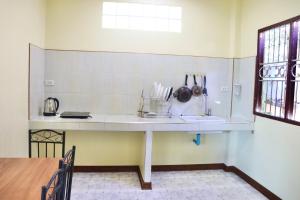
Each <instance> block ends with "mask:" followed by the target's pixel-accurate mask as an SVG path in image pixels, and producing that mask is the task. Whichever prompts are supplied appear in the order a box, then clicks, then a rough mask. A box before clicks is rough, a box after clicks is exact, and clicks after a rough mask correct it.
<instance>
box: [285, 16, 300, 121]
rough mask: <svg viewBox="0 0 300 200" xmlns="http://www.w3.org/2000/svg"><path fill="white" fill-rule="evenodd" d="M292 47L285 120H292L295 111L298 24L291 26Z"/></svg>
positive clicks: (288, 69) (290, 47) (288, 71)
mask: <svg viewBox="0 0 300 200" xmlns="http://www.w3.org/2000/svg"><path fill="white" fill-rule="evenodd" d="M290 25H291V26H290V45H289V62H288V68H287V86H286V87H287V88H288V90H287V92H286V102H285V118H286V119H290V118H291V116H293V109H294V94H295V77H294V76H293V75H292V74H293V73H294V74H295V72H296V71H295V70H296V68H293V66H294V65H295V64H296V61H295V60H296V58H297V41H298V24H297V23H296V22H292V23H291V24H290Z"/></svg>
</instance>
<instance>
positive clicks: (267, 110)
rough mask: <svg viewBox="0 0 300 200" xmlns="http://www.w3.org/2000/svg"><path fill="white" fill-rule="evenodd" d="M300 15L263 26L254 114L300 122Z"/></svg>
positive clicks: (259, 36)
mask: <svg viewBox="0 0 300 200" xmlns="http://www.w3.org/2000/svg"><path fill="white" fill-rule="evenodd" d="M299 52H300V16H297V17H295V18H292V19H289V20H286V21H283V22H280V23H277V24H274V25H272V26H269V27H266V28H263V29H260V30H259V31H258V48H257V62H256V81H255V95H254V96H255V98H254V114H256V115H259V116H263V117H267V118H272V119H277V120H280V121H285V122H289V123H292V124H297V125H300V53H299Z"/></svg>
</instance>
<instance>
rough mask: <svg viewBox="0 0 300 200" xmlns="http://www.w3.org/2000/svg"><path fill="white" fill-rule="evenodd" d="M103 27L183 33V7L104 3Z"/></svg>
mask: <svg viewBox="0 0 300 200" xmlns="http://www.w3.org/2000/svg"><path fill="white" fill-rule="evenodd" d="M102 27H103V28H108V29H131V30H144V31H165V32H181V7H177V6H164V5H150V4H138V3H120V2H103V9H102Z"/></svg>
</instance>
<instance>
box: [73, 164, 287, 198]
mask: <svg viewBox="0 0 300 200" xmlns="http://www.w3.org/2000/svg"><path fill="white" fill-rule="evenodd" d="M220 169H222V170H224V171H225V172H231V173H234V174H236V175H237V176H239V177H240V178H242V179H243V180H244V181H246V182H247V183H248V184H249V185H251V186H252V187H253V188H255V189H256V190H257V191H259V192H260V193H261V194H263V195H264V196H265V197H267V198H268V199H270V200H281V198H280V197H278V196H277V195H275V194H274V193H273V192H271V191H270V190H268V189H267V188H265V187H264V186H263V185H261V184H260V183H258V182H257V181H256V180H254V179H253V178H251V177H250V176H248V175H247V174H246V173H245V172H243V171H242V170H240V169H239V168H237V167H235V166H227V165H225V164H224V163H215V164H191V165H153V166H152V171H154V172H158V171H192V170H220ZM74 172H136V173H137V175H138V177H139V181H140V184H141V189H142V190H151V189H152V183H151V182H145V181H144V178H143V176H142V173H141V170H140V168H139V166H75V167H74Z"/></svg>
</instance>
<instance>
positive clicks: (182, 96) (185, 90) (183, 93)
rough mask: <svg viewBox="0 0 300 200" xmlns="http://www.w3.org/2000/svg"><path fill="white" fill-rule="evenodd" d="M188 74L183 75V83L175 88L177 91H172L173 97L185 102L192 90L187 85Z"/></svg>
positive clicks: (189, 97)
mask: <svg viewBox="0 0 300 200" xmlns="http://www.w3.org/2000/svg"><path fill="white" fill-rule="evenodd" d="M187 80H188V75H187V74H186V75H185V84H184V86H182V87H180V88H179V89H177V91H176V92H175V93H174V97H176V98H177V100H178V101H179V102H182V103H185V102H188V101H189V100H190V99H191V97H192V94H193V92H192V90H191V89H190V88H189V87H188V85H187Z"/></svg>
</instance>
